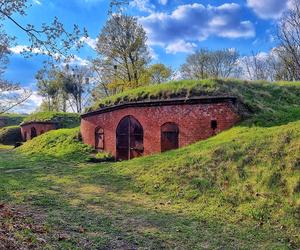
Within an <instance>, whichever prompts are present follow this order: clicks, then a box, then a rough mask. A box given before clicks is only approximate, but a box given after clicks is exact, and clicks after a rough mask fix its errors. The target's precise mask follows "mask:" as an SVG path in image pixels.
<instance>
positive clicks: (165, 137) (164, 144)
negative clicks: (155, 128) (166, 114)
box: [161, 122, 179, 152]
mask: <svg viewBox="0 0 300 250" xmlns="http://www.w3.org/2000/svg"><path fill="white" fill-rule="evenodd" d="M178 147H179V128H178V126H177V124H176V123H173V122H168V123H165V124H164V125H162V126H161V152H165V151H168V150H172V149H177V148H178Z"/></svg>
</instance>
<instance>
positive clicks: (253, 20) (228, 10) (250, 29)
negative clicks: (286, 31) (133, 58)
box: [4, 0, 290, 88]
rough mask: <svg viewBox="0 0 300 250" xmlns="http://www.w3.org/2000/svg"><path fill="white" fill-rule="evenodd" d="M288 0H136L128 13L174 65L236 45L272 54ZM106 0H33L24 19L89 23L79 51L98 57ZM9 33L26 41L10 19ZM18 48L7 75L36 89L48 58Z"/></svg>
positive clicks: (157, 54) (157, 57) (155, 50)
mask: <svg viewBox="0 0 300 250" xmlns="http://www.w3.org/2000/svg"><path fill="white" fill-rule="evenodd" d="M289 1H290V0H186V1H184V0H132V1H131V3H130V6H129V13H130V14H131V15H135V16H137V17H138V18H139V21H140V22H141V23H142V24H143V26H144V28H145V30H146V31H147V34H148V37H149V39H148V44H149V47H150V48H151V53H152V55H153V63H155V62H163V63H165V64H167V65H169V66H171V67H172V68H173V69H178V68H179V66H180V65H181V64H182V63H184V61H185V58H186V56H187V55H188V54H190V53H192V52H193V51H194V50H196V49H199V48H209V49H220V48H235V49H237V50H238V51H239V52H240V54H241V55H249V54H251V53H252V51H253V52H268V51H269V50H270V49H272V48H273V47H275V46H276V40H275V39H274V36H273V34H274V31H275V27H276V24H277V22H278V19H279V18H280V16H281V14H282V12H283V11H284V10H285V9H287V8H288V7H289V4H290V3H289ZM108 6H109V1H107V0H32V6H31V7H30V8H28V11H27V16H25V17H19V16H16V17H15V18H16V19H17V20H18V21H19V22H21V23H23V24H27V23H33V24H35V25H36V26H39V25H40V24H41V23H44V22H46V23H49V22H51V20H52V19H53V17H54V16H58V17H59V19H60V20H61V21H62V22H63V23H64V24H65V25H66V27H69V28H70V29H71V28H72V25H73V24H74V23H76V24H78V25H80V26H81V27H86V28H87V29H88V32H89V36H90V38H89V40H88V41H87V44H86V46H85V47H84V48H83V49H81V51H80V52H78V53H77V56H78V60H79V61H80V62H84V60H86V59H88V58H92V57H94V56H95V52H94V51H93V49H92V48H91V46H90V45H92V44H93V43H94V42H95V39H96V38H97V36H98V34H99V33H100V31H101V28H102V26H103V25H104V23H105V21H106V19H107V10H108ZM4 25H5V29H6V31H7V32H8V33H9V34H11V35H14V36H16V37H17V43H18V45H19V46H26V45H28V41H27V39H26V36H25V35H24V33H23V32H22V31H21V30H19V29H18V28H17V27H15V26H14V25H13V24H12V23H10V22H8V21H6V22H5V23H4ZM19 48H20V47H15V48H12V51H13V52H14V53H13V54H12V55H11V56H10V63H9V65H8V69H7V72H6V74H5V77H6V78H7V79H9V80H12V81H15V82H19V83H20V84H21V85H22V86H30V87H32V88H34V87H35V79H34V75H35V73H36V71H37V70H38V69H39V68H40V67H41V63H42V61H43V59H44V58H42V56H34V57H31V58H28V59H26V58H24V57H22V56H21V55H19V54H18V52H19Z"/></svg>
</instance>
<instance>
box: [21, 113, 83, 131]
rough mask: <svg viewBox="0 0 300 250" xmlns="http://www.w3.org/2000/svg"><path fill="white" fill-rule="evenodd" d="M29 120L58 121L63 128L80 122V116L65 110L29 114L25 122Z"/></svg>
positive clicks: (74, 125) (71, 126)
mask: <svg viewBox="0 0 300 250" xmlns="http://www.w3.org/2000/svg"><path fill="white" fill-rule="evenodd" d="M29 122H56V123H58V126H59V127H61V128H73V127H77V126H79V124H80V116H79V114H75V113H65V112H38V113H33V114H31V115H29V116H27V117H26V118H25V119H24V120H23V123H29Z"/></svg>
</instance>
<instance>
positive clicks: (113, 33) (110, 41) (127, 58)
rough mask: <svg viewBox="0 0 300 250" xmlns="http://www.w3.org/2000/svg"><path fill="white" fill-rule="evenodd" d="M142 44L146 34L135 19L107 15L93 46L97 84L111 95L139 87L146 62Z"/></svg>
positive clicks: (146, 54)
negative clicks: (98, 76)
mask: <svg viewBox="0 0 300 250" xmlns="http://www.w3.org/2000/svg"><path fill="white" fill-rule="evenodd" d="M146 41H147V36H146V32H145V31H144V29H143V27H142V26H141V25H140V24H139V23H138V21H137V18H135V17H132V16H127V15H123V14H114V15H111V16H110V17H109V19H108V21H107V22H106V24H105V25H104V27H103V29H102V31H101V33H100V35H99V39H98V43H97V52H98V53H99V58H98V60H97V67H100V68H101V71H102V74H101V81H104V82H106V83H108V84H109V85H110V88H112V89H114V92H118V91H122V90H124V89H127V88H134V87H137V86H140V85H141V84H142V82H141V81H140V79H141V76H142V73H143V71H144V69H145V67H146V65H147V64H148V62H149V60H150V56H149V52H148V47H147V45H146Z"/></svg>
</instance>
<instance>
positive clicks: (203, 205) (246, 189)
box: [95, 121, 300, 246]
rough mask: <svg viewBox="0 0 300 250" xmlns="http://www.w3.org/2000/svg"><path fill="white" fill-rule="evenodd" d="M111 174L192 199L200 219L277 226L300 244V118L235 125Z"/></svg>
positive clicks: (167, 195)
mask: <svg viewBox="0 0 300 250" xmlns="http://www.w3.org/2000/svg"><path fill="white" fill-rule="evenodd" d="M110 174H111V175H114V176H124V177H125V178H126V179H127V180H130V183H127V184H126V185H125V186H126V187H130V189H132V190H135V191H137V192H142V193H147V194H149V195H153V196H155V197H157V198H160V199H164V200H166V201H168V200H171V201H172V202H173V201H174V202H175V203H177V202H178V203H180V204H181V205H179V207H180V206H182V207H181V209H187V208H184V207H185V206H186V204H188V207H189V208H188V209H187V211H186V212H187V213H192V214H194V215H195V216H196V217H197V218H199V219H203V220H206V221H208V222H209V221H215V220H218V221H219V222H221V223H224V224H226V223H229V224H231V223H232V224H235V225H239V224H240V222H241V221H243V223H245V224H247V225H248V226H250V225H252V226H253V227H256V226H257V227H258V228H260V229H261V228H269V229H270V228H271V227H274V228H277V229H278V230H279V231H280V230H282V231H283V230H284V231H285V233H286V237H287V239H285V241H286V244H287V245H288V242H289V241H291V242H294V244H296V243H297V244H298V246H299V245H300V121H298V122H294V123H290V124H288V125H283V126H279V127H273V128H245V127H236V128H233V129H231V130H229V131H226V132H224V133H221V134H219V135H218V136H216V137H213V138H210V139H209V140H206V141H202V142H198V143H196V144H194V145H191V146H189V147H186V148H182V149H179V150H175V151H171V152H167V153H164V154H160V155H154V156H150V157H145V158H138V159H134V160H132V161H128V162H121V163H117V164H116V165H115V166H113V167H112V169H111V170H110ZM95 178H97V176H95ZM255 225H256V226H255ZM250 227H251V226H250ZM280 228H281V229H280ZM260 229H259V230H260ZM288 237H290V238H289V239H288Z"/></svg>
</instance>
